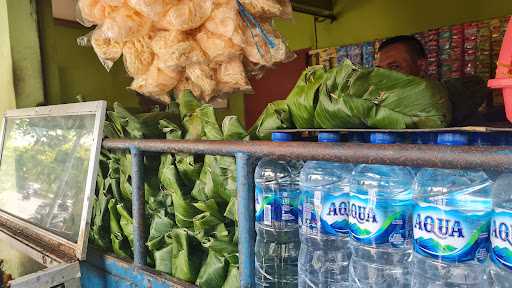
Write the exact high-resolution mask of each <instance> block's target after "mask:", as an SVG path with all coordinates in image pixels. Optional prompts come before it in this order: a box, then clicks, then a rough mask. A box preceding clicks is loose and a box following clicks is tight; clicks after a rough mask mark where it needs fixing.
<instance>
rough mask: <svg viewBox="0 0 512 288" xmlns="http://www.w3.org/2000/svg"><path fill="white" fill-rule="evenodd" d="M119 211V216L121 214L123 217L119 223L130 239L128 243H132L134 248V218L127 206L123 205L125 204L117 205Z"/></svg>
mask: <svg viewBox="0 0 512 288" xmlns="http://www.w3.org/2000/svg"><path fill="white" fill-rule="evenodd" d="M117 212H118V213H119V216H121V219H120V221H119V225H120V226H121V229H122V230H123V234H124V235H125V236H126V239H128V243H130V246H131V247H132V249H133V219H132V216H131V215H130V213H129V212H128V211H126V208H125V207H124V206H123V204H118V205H117Z"/></svg>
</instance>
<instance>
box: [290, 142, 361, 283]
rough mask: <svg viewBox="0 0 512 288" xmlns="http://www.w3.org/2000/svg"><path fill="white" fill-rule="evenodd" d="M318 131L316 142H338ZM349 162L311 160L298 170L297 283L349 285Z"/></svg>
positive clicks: (352, 168)
mask: <svg viewBox="0 0 512 288" xmlns="http://www.w3.org/2000/svg"><path fill="white" fill-rule="evenodd" d="M340 140H341V138H340V135H339V134H338V133H320V134H319V136H318V141H319V142H333V143H336V142H340ZM353 170H354V167H353V166H352V165H351V164H342V163H335V162H324V161H310V162H307V163H306V164H305V165H304V168H303V169H302V173H301V190H302V211H303V217H302V221H301V227H300V240H301V246H300V255H299V287H300V288H306V287H311V288H313V287H314V288H317V287H325V288H328V287H349V286H348V263H349V260H350V251H349V248H348V241H349V224H348V215H349V192H350V178H351V176H352V171H353Z"/></svg>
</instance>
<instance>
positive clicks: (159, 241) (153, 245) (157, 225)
mask: <svg viewBox="0 0 512 288" xmlns="http://www.w3.org/2000/svg"><path fill="white" fill-rule="evenodd" d="M162 214H164V213H160V214H155V215H153V219H152V220H151V226H150V228H149V237H148V242H147V243H146V246H147V247H148V249H149V251H151V252H155V251H156V250H158V249H160V248H162V246H165V235H166V234H167V233H169V232H171V230H172V228H173V227H174V225H175V223H174V222H173V221H172V220H171V219H169V218H167V217H165V215H162ZM155 260H156V258H155Z"/></svg>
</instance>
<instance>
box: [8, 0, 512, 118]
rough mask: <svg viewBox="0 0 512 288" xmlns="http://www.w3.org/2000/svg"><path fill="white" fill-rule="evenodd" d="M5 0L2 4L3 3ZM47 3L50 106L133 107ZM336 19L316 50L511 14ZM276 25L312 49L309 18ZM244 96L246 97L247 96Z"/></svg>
mask: <svg viewBox="0 0 512 288" xmlns="http://www.w3.org/2000/svg"><path fill="white" fill-rule="evenodd" d="M2 1H5V0H2ZM50 5H51V1H50V0H44V1H38V17H39V23H40V37H41V47H42V58H43V65H44V66H43V71H44V77H45V92H46V96H47V99H48V102H49V103H50V104H58V103H68V102H74V101H76V96H77V95H81V96H82V98H83V99H85V100H95V99H106V100H107V101H109V103H113V102H114V101H119V102H121V103H122V104H123V105H124V106H126V107H137V106H138V104H137V98H136V97H135V95H134V93H132V92H130V91H129V90H127V89H126V87H127V86H128V85H129V84H130V78H129V77H128V76H127V75H126V73H125V71H124V68H123V67H122V61H119V62H118V63H117V64H116V65H115V66H114V67H113V69H112V71H111V72H110V73H108V72H107V71H105V69H104V68H103V67H102V66H101V64H100V62H99V61H98V60H97V59H96V56H95V55H94V52H93V50H92V49H91V48H81V47H78V46H77V45H76V38H78V37H79V36H81V35H84V34H86V33H87V32H88V29H86V28H83V27H81V26H80V25H78V24H73V23H64V24H63V23H60V22H56V21H55V20H54V19H53V18H52V16H51V6H50ZM336 11H337V12H338V14H339V19H338V20H337V21H335V22H334V23H330V22H329V21H327V22H323V23H318V26H317V31H318V47H331V46H338V45H343V44H350V43H358V42H362V41H365V40H371V39H376V38H384V37H388V36H392V35H397V34H406V33H414V32H418V31H424V30H427V29H429V28H434V27H439V26H444V25H450V24H455V23H461V22H465V21H471V20H480V19H488V18H492V17H496V16H504V15H510V14H512V1H510V0H466V1H461V0H448V1H446V0H444V1H441V0H431V1H417V0H413V1H403V0H357V1H352V0H350V1H347V0H338V4H337V7H336ZM277 27H278V29H279V30H280V31H281V33H282V34H283V35H284V36H285V37H286V38H287V40H288V42H289V44H290V47H291V48H293V49H300V48H307V47H314V46H315V33H314V24H313V17H311V16H308V15H304V14H299V13H295V19H294V20H293V21H289V22H286V21H277ZM247 97H251V95H248V96H247ZM243 111H244V101H243V97H242V96H241V95H238V96H236V97H233V98H231V99H230V103H229V109H227V110H221V111H220V113H219V114H221V115H226V114H236V115H239V116H242V120H243Z"/></svg>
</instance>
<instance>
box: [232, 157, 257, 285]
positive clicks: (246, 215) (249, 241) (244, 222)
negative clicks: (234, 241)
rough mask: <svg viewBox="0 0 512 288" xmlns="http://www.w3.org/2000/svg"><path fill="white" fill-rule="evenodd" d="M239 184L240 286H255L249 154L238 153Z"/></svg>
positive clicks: (252, 186) (252, 201)
mask: <svg viewBox="0 0 512 288" xmlns="http://www.w3.org/2000/svg"><path fill="white" fill-rule="evenodd" d="M236 169H237V186H238V209H237V211H238V212H237V213H238V229H239V233H238V234H239V237H240V238H239V241H238V249H239V254H240V286H241V287H242V288H252V287H254V286H255V285H254V280H255V267H254V266H255V265H254V244H255V239H256V232H255V230H254V214H255V211H254V182H253V180H252V178H253V177H254V173H253V164H252V161H251V158H250V157H249V155H248V154H243V153H237V154H236Z"/></svg>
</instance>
